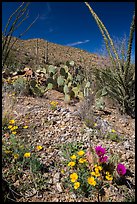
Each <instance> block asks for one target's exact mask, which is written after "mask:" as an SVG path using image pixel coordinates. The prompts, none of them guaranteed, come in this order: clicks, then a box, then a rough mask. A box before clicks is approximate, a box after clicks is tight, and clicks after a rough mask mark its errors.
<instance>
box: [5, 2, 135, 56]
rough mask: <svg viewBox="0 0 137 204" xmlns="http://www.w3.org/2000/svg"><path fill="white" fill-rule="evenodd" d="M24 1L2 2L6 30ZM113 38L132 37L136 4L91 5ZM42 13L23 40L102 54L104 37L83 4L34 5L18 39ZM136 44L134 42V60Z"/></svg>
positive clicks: (94, 3) (104, 3)
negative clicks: (131, 28) (132, 23)
mask: <svg viewBox="0 0 137 204" xmlns="http://www.w3.org/2000/svg"><path fill="white" fill-rule="evenodd" d="M20 4H21V2H3V3H2V29H3V28H4V26H5V25H6V22H7V20H8V18H9V16H10V15H11V13H13V11H14V10H15V9H16V8H17V7H18V6H19V5H20ZM90 5H91V6H92V8H93V10H94V11H95V12H96V14H97V15H98V16H99V17H100V19H101V20H102V21H103V23H104V25H105V26H106V28H107V29H108V31H109V33H110V36H111V37H112V38H119V39H121V38H122V37H123V36H124V35H126V36H127V37H128V36H129V27H130V24H131V20H132V15H133V11H134V9H135V3H134V2H92V3H91V2H90ZM38 14H39V18H38V20H37V21H36V22H35V24H34V25H33V26H32V27H31V29H30V30H29V31H28V32H27V33H26V34H25V35H24V36H23V37H22V39H31V38H42V39H45V40H48V41H50V42H53V43H57V44H61V45H68V46H73V47H76V48H80V49H83V50H86V51H88V52H91V53H98V52H99V53H100V52H101V49H102V45H103V37H102V35H101V33H100V30H99V28H98V27H97V25H96V23H95V20H94V19H93V17H92V15H91V14H90V12H89V10H88V8H87V7H86V5H85V4H84V3H83V2H31V3H30V5H29V18H28V19H27V20H26V21H25V22H24V23H23V24H22V26H21V27H20V28H19V29H18V30H17V31H16V32H15V34H14V36H18V34H19V33H21V32H22V31H23V30H24V29H25V28H26V27H27V26H28V25H29V24H30V23H31V22H32V21H33V20H34V19H35V18H36V17H37V15H38ZM134 50H135V42H134V43H133V52H132V55H133V58H134Z"/></svg>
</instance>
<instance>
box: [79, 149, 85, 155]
mask: <svg viewBox="0 0 137 204" xmlns="http://www.w3.org/2000/svg"><path fill="white" fill-rule="evenodd" d="M77 154H78V155H79V156H83V155H84V154H85V152H84V151H83V150H80V151H79V152H78V153H77Z"/></svg>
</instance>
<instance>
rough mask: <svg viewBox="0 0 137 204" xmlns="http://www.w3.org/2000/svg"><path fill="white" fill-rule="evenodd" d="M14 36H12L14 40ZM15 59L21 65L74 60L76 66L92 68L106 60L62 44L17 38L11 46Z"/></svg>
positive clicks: (36, 65) (56, 63) (33, 65)
mask: <svg viewBox="0 0 137 204" xmlns="http://www.w3.org/2000/svg"><path fill="white" fill-rule="evenodd" d="M14 39H15V38H13V40H14ZM13 54H14V57H15V60H16V61H17V62H18V63H19V64H20V65H21V66H26V65H28V66H30V67H31V68H34V69H35V67H38V66H40V67H44V66H45V64H46V63H48V64H52V65H59V64H60V63H61V64H62V63H66V62H67V61H72V60H73V61H74V62H75V65H76V66H81V67H82V68H84V69H86V68H87V69H92V68H93V67H95V66H97V65H99V64H101V65H102V66H103V65H105V64H106V63H107V62H108V60H107V59H105V58H104V57H101V56H98V55H96V54H92V53H89V52H86V51H84V50H81V49H78V48H73V47H69V46H63V45H59V44H55V43H52V42H47V41H45V40H43V39H29V40H21V39H18V40H17V42H16V43H15V45H14V48H13Z"/></svg>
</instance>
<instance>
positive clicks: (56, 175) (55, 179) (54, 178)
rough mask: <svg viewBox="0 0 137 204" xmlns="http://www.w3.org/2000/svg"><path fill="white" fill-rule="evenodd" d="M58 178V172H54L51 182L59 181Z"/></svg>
mask: <svg viewBox="0 0 137 204" xmlns="http://www.w3.org/2000/svg"><path fill="white" fill-rule="evenodd" d="M59 179H60V173H59V172H57V173H55V175H54V176H53V183H57V182H59Z"/></svg>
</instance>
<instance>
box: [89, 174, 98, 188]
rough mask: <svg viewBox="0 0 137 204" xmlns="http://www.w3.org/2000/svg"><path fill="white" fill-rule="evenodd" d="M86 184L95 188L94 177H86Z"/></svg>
mask: <svg viewBox="0 0 137 204" xmlns="http://www.w3.org/2000/svg"><path fill="white" fill-rule="evenodd" d="M88 183H89V184H90V185H92V186H95V185H96V181H95V179H94V177H92V176H91V177H88Z"/></svg>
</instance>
